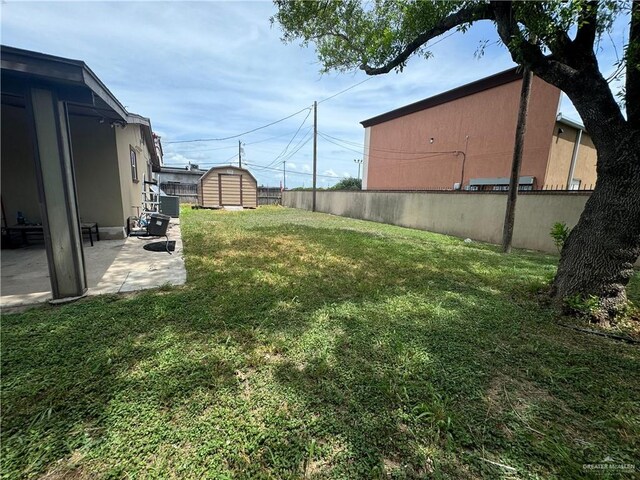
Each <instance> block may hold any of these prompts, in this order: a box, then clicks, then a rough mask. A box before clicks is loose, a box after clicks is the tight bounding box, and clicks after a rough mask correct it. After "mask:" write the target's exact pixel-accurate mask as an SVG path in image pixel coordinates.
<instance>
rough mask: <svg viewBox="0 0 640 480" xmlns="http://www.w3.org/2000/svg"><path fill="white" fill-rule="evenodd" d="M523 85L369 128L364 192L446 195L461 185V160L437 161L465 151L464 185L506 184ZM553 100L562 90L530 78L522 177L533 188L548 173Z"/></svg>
mask: <svg viewBox="0 0 640 480" xmlns="http://www.w3.org/2000/svg"><path fill="white" fill-rule="evenodd" d="M521 85H522V80H517V81H514V82H511V83H507V84H505V85H500V86H498V87H495V88H491V89H489V90H485V91H482V92H479V93H475V94H472V95H468V96H466V97H462V98H459V99H456V100H453V101H450V102H446V103H443V104H440V105H436V106H434V107H431V108H428V109H425V110H422V111H419V112H415V113H411V114H408V115H404V116H402V117H399V118H395V119H392V120H389V121H386V122H383V123H379V124H376V125H373V126H371V127H370V132H366V131H365V143H366V144H367V147H366V148H368V152H365V174H364V177H365V178H366V188H367V189H370V190H375V189H381V190H421V189H422V190H424V189H437V188H447V189H451V188H453V186H454V183H457V182H460V181H461V178H462V163H463V159H464V156H463V155H462V154H460V153H457V154H456V153H442V152H452V151H460V152H462V151H466V161H465V165H464V180H463V185H467V184H468V182H469V180H470V179H473V178H488V177H490V178H494V177H508V176H509V173H510V171H511V163H512V159H513V145H514V138H515V129H516V123H517V113H518V105H519V102H520V89H521ZM559 97H560V90H558V89H557V88H556V87H554V86H552V85H549V84H548V83H546V82H544V81H543V80H541V79H539V78H537V77H534V79H533V83H532V91H531V101H530V104H529V114H528V119H527V132H526V137H525V143H524V152H523V160H522V169H521V175H523V176H525V175H531V176H533V177H535V179H536V185H535V187H536V188H537V187H539V186H540V184H541V182H542V181H543V179H544V175H545V172H546V166H547V160H548V158H549V149H550V142H549V139H550V138H551V136H552V135H553V127H554V123H555V116H556V113H557V108H558V101H559ZM367 134H368V135H369V136H368V137H367ZM467 136H468V140H467ZM431 138H433V143H431V142H430V139H431ZM403 152H414V153H415V154H410V153H403ZM416 152H417V153H416ZM367 153H368V155H366V154H367Z"/></svg>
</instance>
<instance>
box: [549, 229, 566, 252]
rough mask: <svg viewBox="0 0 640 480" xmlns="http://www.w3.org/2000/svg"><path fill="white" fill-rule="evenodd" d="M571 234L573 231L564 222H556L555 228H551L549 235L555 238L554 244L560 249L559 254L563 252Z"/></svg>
mask: <svg viewBox="0 0 640 480" xmlns="http://www.w3.org/2000/svg"><path fill="white" fill-rule="evenodd" d="M570 233H571V229H570V228H569V227H567V224H566V223H564V222H556V223H554V224H553V227H551V231H550V232H549V235H551V238H553V243H554V244H555V246H556V248H557V249H558V252H560V251H561V250H562V247H563V246H564V242H566V241H567V238H569V234H570Z"/></svg>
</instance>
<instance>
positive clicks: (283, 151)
mask: <svg viewBox="0 0 640 480" xmlns="http://www.w3.org/2000/svg"><path fill="white" fill-rule="evenodd" d="M309 115H311V109H309V111H308V112H307V116H306V117H304V120H302V123H301V124H300V126H299V127H298V130H296V133H294V134H293V137H291V140H289V143H287V146H286V147H284V150H282V152H280V154H279V155H278V156H277V157H276V158H275V159H273V161H272V162H271V163H270V164H269V165H267V166H269V167H270V166H271V165H273V164H274V163H276V161H277V160H278V159H279V158H280V157H282V156H283V155H285V154H286V153H287V150H288V149H289V146H290V145H291V142H293V141H294V140H295V138H296V137H297V136H298V133H299V132H300V129H301V128H302V127H303V126H304V124H305V123H306V121H307V119H308V118H309ZM285 161H286V160H285Z"/></svg>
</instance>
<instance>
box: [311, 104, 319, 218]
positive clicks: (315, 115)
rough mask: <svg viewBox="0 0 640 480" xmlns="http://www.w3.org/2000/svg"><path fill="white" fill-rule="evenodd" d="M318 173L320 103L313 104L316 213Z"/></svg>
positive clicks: (312, 208)
mask: <svg viewBox="0 0 640 480" xmlns="http://www.w3.org/2000/svg"><path fill="white" fill-rule="evenodd" d="M317 173H318V102H316V101H314V102H313V194H312V201H311V211H312V212H315V211H316V177H317Z"/></svg>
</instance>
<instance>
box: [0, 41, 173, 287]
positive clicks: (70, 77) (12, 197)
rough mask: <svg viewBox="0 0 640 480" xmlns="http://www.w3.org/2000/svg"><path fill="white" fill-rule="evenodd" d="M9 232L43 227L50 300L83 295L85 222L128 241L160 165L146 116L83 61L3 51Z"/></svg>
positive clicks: (4, 182)
mask: <svg viewBox="0 0 640 480" xmlns="http://www.w3.org/2000/svg"><path fill="white" fill-rule="evenodd" d="M0 53H1V64H2V79H1V80H2V129H1V130H2V152H1V154H2V204H3V222H4V223H3V226H5V225H8V226H11V225H13V224H15V223H16V218H17V215H18V212H21V213H22V215H23V216H24V217H26V220H27V222H29V223H31V224H41V225H42V229H43V234H44V239H45V246H46V250H47V257H48V260H49V270H50V277H51V282H52V292H53V296H54V298H64V297H72V296H77V295H82V294H83V293H84V292H85V291H86V275H85V268H84V256H83V254H82V248H83V246H82V237H81V234H80V231H79V230H80V228H79V224H80V222H96V223H97V224H98V225H99V228H100V236H101V238H114V237H118V238H123V237H124V235H125V226H126V224H127V219H128V218H129V217H130V216H133V215H137V214H138V213H139V212H140V210H141V209H142V204H143V192H144V191H145V190H148V187H149V184H150V183H153V180H152V176H153V171H154V170H158V169H159V168H160V165H161V161H162V159H161V157H160V155H159V153H160V152H161V151H162V149H161V146H160V143H159V138H158V137H154V135H153V131H152V129H151V122H150V121H149V119H148V118H144V117H141V116H139V115H135V114H132V113H129V112H127V110H126V109H125V107H124V106H123V105H122V104H121V103H120V102H119V101H118V99H117V98H115V97H114V96H113V94H112V93H111V92H110V91H109V90H108V89H107V87H106V86H105V85H104V84H103V83H102V82H101V81H100V79H99V78H98V77H97V76H96V75H95V74H94V73H93V72H92V71H91V70H90V69H89V67H87V65H86V64H85V63H84V62H82V61H79V60H70V59H66V58H61V57H55V56H51V55H45V54H42V53H37V52H32V51H28V50H21V49H17V48H11V47H5V46H2V47H1V52H0Z"/></svg>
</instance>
